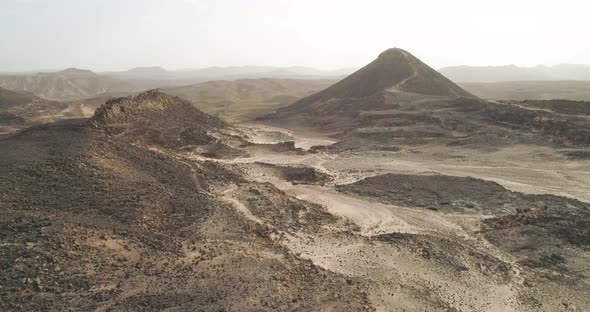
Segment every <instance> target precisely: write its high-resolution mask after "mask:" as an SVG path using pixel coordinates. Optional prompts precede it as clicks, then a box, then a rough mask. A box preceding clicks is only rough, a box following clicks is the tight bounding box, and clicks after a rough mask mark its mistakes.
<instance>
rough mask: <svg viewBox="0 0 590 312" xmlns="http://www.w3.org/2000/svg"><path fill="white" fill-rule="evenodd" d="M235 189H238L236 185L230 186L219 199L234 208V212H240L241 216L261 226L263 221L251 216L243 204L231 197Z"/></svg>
mask: <svg viewBox="0 0 590 312" xmlns="http://www.w3.org/2000/svg"><path fill="white" fill-rule="evenodd" d="M237 189H238V187H237V186H236V185H234V184H232V185H231V186H230V187H229V188H228V189H226V190H224V191H223V192H221V195H222V197H221V198H222V199H223V200H224V201H225V202H227V203H229V204H231V205H232V206H234V207H235V208H236V210H237V211H238V212H240V213H241V214H243V215H244V216H245V217H246V218H248V219H250V220H252V221H254V222H256V223H259V224H263V223H264V221H262V220H260V219H259V218H258V217H256V216H255V215H253V214H252V212H251V211H250V209H248V207H246V206H245V205H244V204H242V202H240V201H239V200H237V199H235V198H233V197H231V193H232V192H233V191H235V190H237ZM269 226H271V225H270V224H269Z"/></svg>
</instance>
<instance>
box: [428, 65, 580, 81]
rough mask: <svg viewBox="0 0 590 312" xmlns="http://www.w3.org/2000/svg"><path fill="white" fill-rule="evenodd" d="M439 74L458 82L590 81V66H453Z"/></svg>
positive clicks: (441, 70) (442, 69) (443, 69)
mask: <svg viewBox="0 0 590 312" xmlns="http://www.w3.org/2000/svg"><path fill="white" fill-rule="evenodd" d="M439 72H440V73H441V74H443V75H445V76H447V77H448V78H449V79H451V80H453V81H456V82H501V81H550V80H590V66H588V65H576V64H562V65H555V66H536V67H518V66H516V65H506V66H451V67H445V68H441V69H440V70H439Z"/></svg>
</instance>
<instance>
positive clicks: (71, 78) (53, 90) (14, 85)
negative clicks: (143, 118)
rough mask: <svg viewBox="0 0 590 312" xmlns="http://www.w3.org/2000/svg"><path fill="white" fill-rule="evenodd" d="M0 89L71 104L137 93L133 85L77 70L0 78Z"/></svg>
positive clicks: (87, 71)
mask: <svg viewBox="0 0 590 312" xmlns="http://www.w3.org/2000/svg"><path fill="white" fill-rule="evenodd" d="M0 87H2V88H5V89H8V90H13V91H25V92H30V93H33V94H34V95H36V96H39V97H42V98H45V99H51V100H72V99H80V98H88V97H93V96H96V95H99V94H101V93H107V92H133V91H138V90H139V89H138V88H137V87H136V86H135V85H133V84H130V83H127V82H124V81H121V80H116V79H113V78H109V77H106V76H101V75H98V74H96V73H93V72H92V71H89V70H82V69H77V68H69V69H66V70H62V71H59V72H49V73H37V74H35V75H25V74H22V75H3V76H0Z"/></svg>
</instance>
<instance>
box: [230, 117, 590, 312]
mask: <svg viewBox="0 0 590 312" xmlns="http://www.w3.org/2000/svg"><path fill="white" fill-rule="evenodd" d="M242 131H243V132H244V133H245V134H247V135H248V136H250V137H251V139H252V141H253V142H256V143H276V142H281V141H285V140H292V141H295V142H296V146H299V147H302V148H309V147H310V146H313V145H318V144H331V143H333V142H334V140H333V139H331V138H328V137H317V136H316V137H308V136H302V135H300V134H295V133H293V132H292V131H288V130H284V129H279V128H273V127H268V126H258V125H255V124H248V125H245V126H243V127H242ZM249 152H250V157H243V158H238V159H236V160H232V161H230V162H241V163H251V162H265V163H272V164H283V165H293V164H303V165H307V166H312V167H315V168H316V169H318V170H321V171H323V172H325V173H328V174H331V175H332V176H334V177H335V179H334V183H333V184H342V183H351V182H354V181H356V180H359V179H362V178H364V177H367V176H372V175H377V174H383V173H406V174H433V173H440V174H447V175H457V176H472V177H477V178H481V179H486V180H493V181H496V182H498V183H500V184H501V185H503V186H504V187H506V188H508V189H510V190H514V191H519V192H524V193H535V194H537V193H550V194H556V195H564V196H570V197H575V198H578V199H580V200H583V201H590V188H589V187H588V185H590V162H589V161H567V162H566V161H564V158H563V157H562V156H560V155H559V154H558V153H556V152H555V151H554V150H551V149H549V148H543V147H529V146H516V147H511V148H506V149H502V150H499V151H497V152H494V153H480V152H478V151H475V150H464V149H461V150H454V149H451V148H447V147H440V146H434V145H432V146H422V147H420V148H416V149H415V150H414V151H403V152H363V153H346V154H338V155H337V154H327V153H318V154H309V155H296V154H294V153H291V154H282V153H271V152H266V151H264V152H261V151H260V150H256V149H253V150H251V151H249ZM248 173H249V174H250V175H251V177H252V178H254V179H256V180H258V181H261V182H270V183H273V184H274V185H275V186H276V187H278V188H279V189H281V190H283V191H284V192H286V193H287V194H289V195H292V196H294V197H297V198H299V199H302V200H306V201H309V202H313V203H317V204H320V205H323V206H324V207H326V208H327V210H328V211H329V212H330V213H332V214H334V215H337V216H341V217H343V218H346V219H348V220H350V221H352V222H354V223H355V224H357V225H358V226H359V227H360V232H359V234H358V235H353V236H343V235H339V234H338V232H337V231H328V229H327V231H326V233H325V234H322V235H319V236H314V237H309V236H306V234H303V233H300V234H299V235H287V239H283V240H282V241H281V242H282V243H283V244H285V245H286V246H287V247H288V248H290V249H291V250H292V251H293V252H295V253H300V254H301V256H302V257H304V258H309V259H311V260H312V261H313V262H314V263H315V264H317V265H319V266H321V267H323V268H326V269H328V270H331V271H334V272H338V273H342V274H344V275H347V276H350V277H351V278H356V279H358V280H360V281H362V282H363V283H366V284H369V285H370V288H369V289H370V293H369V296H370V299H371V302H372V304H373V305H374V306H375V307H376V308H377V309H378V310H379V311H449V310H450V311H453V310H454V309H456V310H457V311H534V309H531V308H527V307H526V306H523V305H521V304H520V302H519V299H518V298H519V289H521V288H522V287H521V286H522V284H523V278H521V277H520V268H519V265H518V264H516V263H515V261H514V259H512V258H511V255H509V254H507V253H504V252H502V251H500V250H498V249H497V248H496V247H495V246H493V245H491V244H490V243H488V242H487V241H486V240H485V239H484V238H483V236H482V235H480V234H478V233H477V231H478V229H479V226H480V220H481V219H482V218H483V216H474V215H462V214H451V213H442V212H435V211H430V210H425V209H414V208H409V207H398V206H393V205H384V204H381V203H376V202H373V201H369V200H366V199H361V198H357V197H353V196H349V195H346V194H342V193H339V192H337V191H336V190H335V189H334V187H333V185H327V186H317V185H301V184H298V185H293V184H291V183H289V182H285V181H283V180H281V179H279V178H277V177H274V176H271V175H268V174H266V173H265V172H258V171H256V170H255V169H251V170H250V171H249V172H248ZM233 190H234V189H233V188H230V189H228V190H227V191H226V192H225V193H224V198H225V199H226V200H227V201H228V202H231V203H232V204H234V205H235V206H236V208H237V209H238V210H240V211H241V212H242V213H244V215H246V216H247V217H249V218H251V219H253V220H255V221H256V222H261V221H260V220H258V219H255V217H254V216H253V215H252V214H251V213H250V212H249V211H248V209H247V208H246V207H245V206H244V205H243V204H242V203H240V202H239V201H238V200H236V199H234V198H233V197H231V192H232V191H233ZM332 230H333V229H332ZM385 233H410V234H425V235H429V236H432V237H436V238H443V239H447V240H448V241H449V242H450V244H454V246H457V248H460V250H462V251H461V252H458V254H455V255H451V256H453V257H456V258H457V259H458V261H461V263H462V264H463V265H465V266H466V267H467V268H469V270H466V271H457V270H453V269H449V267H448V266H444V265H442V264H440V263H437V262H435V261H432V260H430V259H426V258H424V257H422V256H420V255H417V254H416V253H415V252H412V251H410V250H408V249H405V248H399V247H397V246H393V245H391V244H385V243H382V242H379V241H376V240H374V239H371V238H370V237H371V236H373V235H378V234H385ZM471 254H483V255H486V256H489V257H490V258H491V259H493V261H498V262H499V263H505V264H507V265H508V267H509V270H507V272H505V275H503V276H501V275H498V274H489V272H486V270H484V269H482V266H484V267H485V264H482V262H481V259H479V258H477V257H475V256H472V255H471ZM559 304H560V303H557V305H551V303H548V304H547V305H545V307H544V311H557V310H558V309H559V308H560V307H561V306H560V305H559Z"/></svg>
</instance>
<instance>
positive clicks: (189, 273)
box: [0, 91, 371, 311]
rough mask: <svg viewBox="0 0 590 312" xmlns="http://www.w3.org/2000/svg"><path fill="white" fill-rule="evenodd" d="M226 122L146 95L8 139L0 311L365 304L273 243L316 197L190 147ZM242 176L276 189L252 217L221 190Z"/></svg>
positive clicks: (301, 223) (1, 200)
mask: <svg viewBox="0 0 590 312" xmlns="http://www.w3.org/2000/svg"><path fill="white" fill-rule="evenodd" d="M225 127H226V126H225V125H224V124H223V123H222V122H221V121H220V120H219V119H217V118H215V117H212V116H208V115H206V114H204V113H202V112H200V111H198V110H197V109H196V108H194V107H193V106H192V105H191V104H190V103H188V102H186V101H184V100H181V99H179V98H176V97H173V96H169V95H166V94H163V93H161V92H158V91H150V92H146V93H142V94H139V95H137V96H134V97H127V98H118V99H113V100H110V101H108V102H107V103H106V104H104V105H103V106H102V107H100V108H99V109H98V110H97V111H96V114H95V115H94V116H93V117H92V118H91V119H89V120H88V121H86V122H82V123H61V124H47V125H41V126H35V127H31V128H29V129H26V130H24V131H21V132H19V133H17V134H15V135H12V136H9V137H6V138H2V139H0V144H1V145H2V147H3V152H2V153H0V175H1V176H2V177H3V178H2V179H0V211H1V213H0V254H1V255H2V257H0V267H2V270H3V274H2V276H1V277H0V284H1V285H2V288H0V296H1V297H2V300H1V301H0V310H3V311H17V310H21V311H22V310H64V309H74V310H97V309H98V310H101V309H106V310H109V309H110V310H120V311H124V310H136V309H137V308H138V307H141V309H142V310H144V311H158V310H164V309H179V310H187V311H188V310H191V311H192V310H208V311H219V310H234V309H235V310H242V311H243V310H247V311H260V310H267V311H271V310H272V311H277V310H278V311H310V310H311V311H325V310H334V311H361V310H369V311H370V310H371V307H370V306H369V305H368V302H367V298H366V294H365V293H364V292H363V290H362V289H361V288H359V287H358V285H353V284H352V282H351V280H350V279H347V278H345V277H344V276H342V275H340V274H338V273H334V272H330V271H327V270H324V269H321V268H320V267H318V266H316V265H314V264H312V263H311V262H310V261H308V260H303V259H302V258H300V257H299V256H297V255H295V254H293V253H291V252H290V251H289V250H288V249H286V248H285V247H283V246H281V245H280V244H278V243H277V242H276V241H275V240H273V239H272V236H273V235H274V234H273V233H280V232H281V231H287V230H289V229H298V230H299V229H300V230H303V231H307V230H306V228H307V227H310V228H311V227H314V228H315V227H317V226H319V224H320V223H317V222H309V221H307V220H312V219H313V218H314V216H317V215H323V214H326V213H325V212H324V211H323V208H322V207H320V206H318V205H312V204H309V203H306V202H303V201H299V200H297V199H295V198H291V197H289V196H287V195H286V194H284V193H282V192H280V191H279V190H277V189H276V188H271V187H269V186H268V185H264V184H260V183H257V182H254V181H251V180H248V178H247V177H246V176H244V175H243V174H242V173H241V171H240V170H237V169H234V168H233V167H231V166H228V165H224V164H223V163H218V162H211V161H207V160H204V159H200V158H199V157H198V155H194V154H190V153H185V151H186V149H183V147H186V146H187V145H190V146H201V145H204V144H205V145H206V144H209V143H210V142H211V141H212V140H222V139H220V138H222V137H223V135H224V134H223V133H222V132H221V131H222V130H223V129H224V128H225ZM238 186H239V187H240V189H241V188H243V191H244V192H247V190H259V191H257V192H264V194H265V195H266V196H268V197H266V199H265V201H264V203H263V204H264V205H263V206H262V205H261V208H260V209H259V210H255V211H254V212H253V213H255V216H250V215H248V214H244V213H242V212H241V211H240V210H239V208H240V206H235V205H234V204H233V203H232V202H229V201H228V199H226V198H225V195H224V194H225V193H226V192H227V191H228V190H231V189H235V188H237V187H238ZM253 194H254V193H253ZM256 194H261V193H256ZM252 203H256V202H255V201H252ZM263 208H264V209H263ZM279 217H280V220H281V221H280V222H278V221H277V222H276V223H274V225H269V224H267V223H260V222H259V221H257V220H260V219H263V220H270V219H273V218H279ZM330 220H331V221H330ZM337 221H338V219H337V218H328V221H326V222H337ZM306 224H307V225H306Z"/></svg>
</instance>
